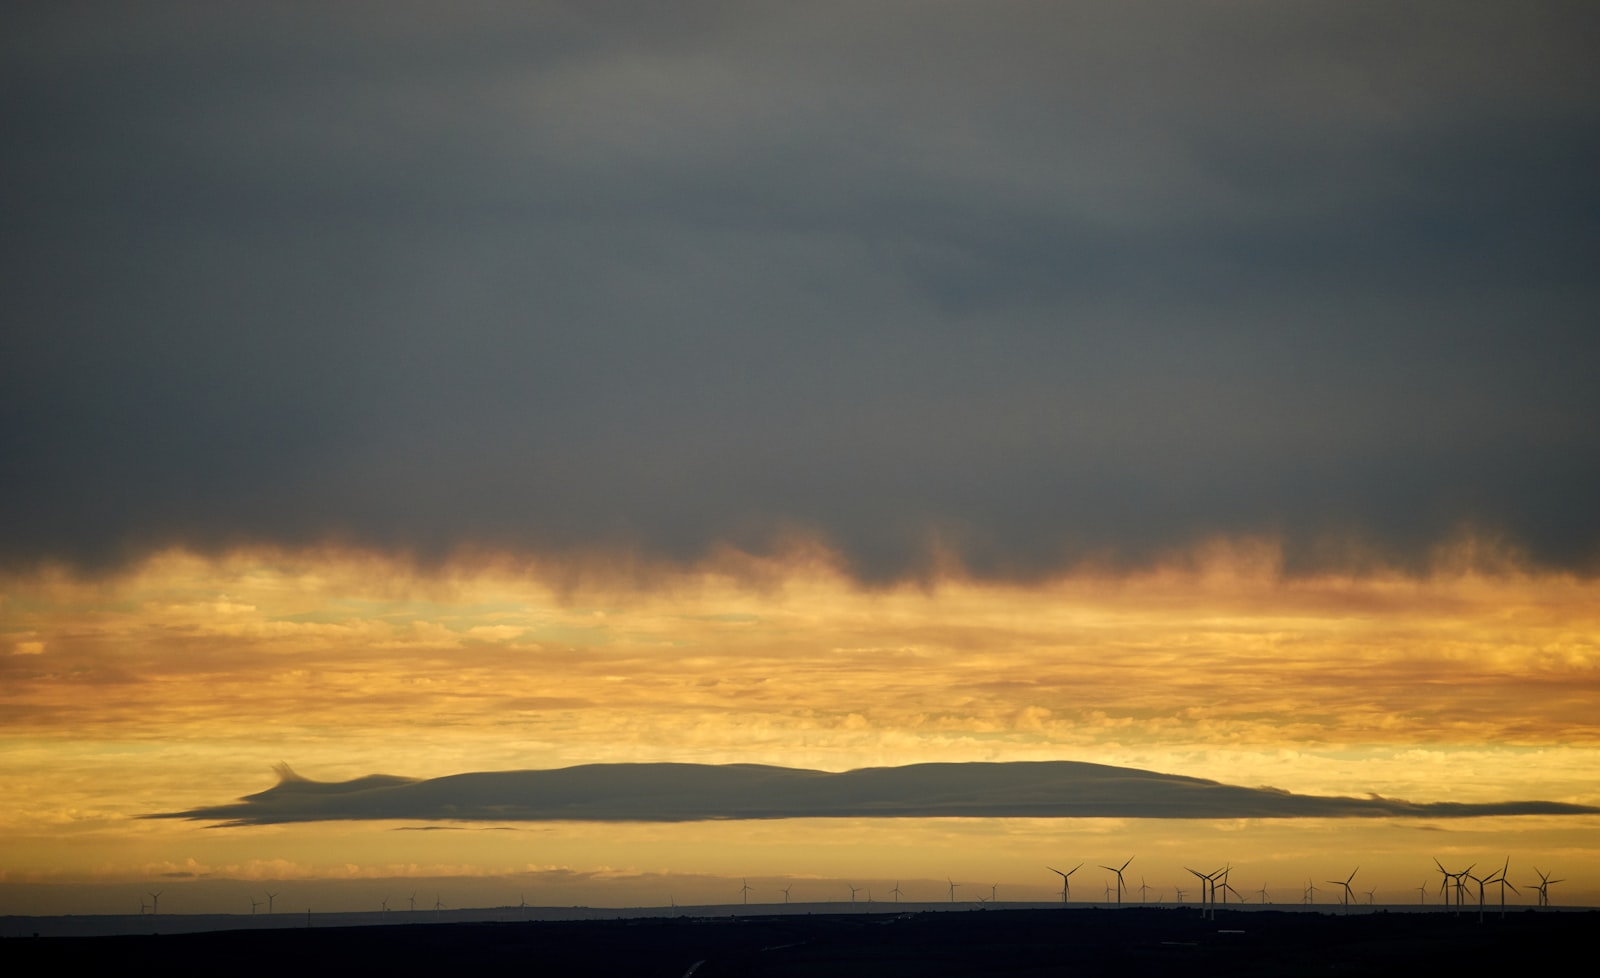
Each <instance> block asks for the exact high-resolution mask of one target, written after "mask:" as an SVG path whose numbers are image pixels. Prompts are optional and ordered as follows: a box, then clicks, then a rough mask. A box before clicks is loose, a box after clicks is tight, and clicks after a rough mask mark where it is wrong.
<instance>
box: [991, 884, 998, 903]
mask: <svg viewBox="0 0 1600 978" xmlns="http://www.w3.org/2000/svg"><path fill="white" fill-rule="evenodd" d="M998 889H1000V884H999V883H990V884H989V902H990V903H999V902H1000V898H999V897H998V896H995V891H996V890H998Z"/></svg>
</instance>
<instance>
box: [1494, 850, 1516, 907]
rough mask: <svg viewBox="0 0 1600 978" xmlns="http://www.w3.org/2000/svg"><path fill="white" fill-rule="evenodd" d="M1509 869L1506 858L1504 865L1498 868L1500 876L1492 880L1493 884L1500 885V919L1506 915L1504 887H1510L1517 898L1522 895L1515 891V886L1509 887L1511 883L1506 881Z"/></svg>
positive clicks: (1508, 858)
mask: <svg viewBox="0 0 1600 978" xmlns="http://www.w3.org/2000/svg"><path fill="white" fill-rule="evenodd" d="M1510 869H1511V857H1510V856H1507V857H1506V864H1505V865H1504V866H1502V867H1500V875H1499V876H1497V877H1495V879H1494V882H1496V883H1499V884H1500V916H1501V917H1504V916H1505V915H1506V887H1508V886H1510V887H1511V892H1512V893H1515V894H1517V895H1519V896H1520V895H1521V894H1522V891H1521V890H1519V889H1517V888H1516V887H1515V886H1512V885H1511V881H1510V880H1508V879H1506V873H1507V872H1508V871H1510Z"/></svg>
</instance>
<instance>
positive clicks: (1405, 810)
mask: <svg viewBox="0 0 1600 978" xmlns="http://www.w3.org/2000/svg"><path fill="white" fill-rule="evenodd" d="M278 773H279V781H278V784H277V785H276V786H274V787H272V788H269V789H267V790H266V791H262V792H259V793H258V794H254V795H247V796H246V797H244V798H242V799H240V801H239V802H237V803H235V804H231V805H217V806H214V807H208V808H196V809H191V810H190V811H184V812H165V813H161V814H155V815H148V816H145V817H147V818H181V819H193V820H198V821H211V822H222V823H226V824H229V825H265V824H272V823H278V822H322V821H350V820H355V821H363V820H375V819H406V820H446V821H462V822H484V821H488V822H519V821H598V822H690V821H705V820H713V819H766V818H944V817H950V818H1315V817H1322V818H1386V817H1400V818H1468V817H1476V816H1485V815H1580V814H1590V815H1592V814H1596V813H1600V809H1596V808H1592V807H1588V806H1583V805H1569V804H1563V803H1559V802H1547V801H1508V802H1496V803H1488V804H1461V803H1455V802H1430V803H1415V802H1409V801H1400V800H1397V799H1390V798H1380V797H1378V796H1376V795H1373V796H1370V797H1367V798H1329V797H1319V796H1316V795H1296V794H1291V793H1289V792H1287V791H1280V790H1277V789H1273V788H1241V787H1236V786H1234V785H1226V784H1220V783H1218V782H1216V781H1207V780H1204V779H1201V778H1189V777H1183V776H1180V775H1175V774H1157V773H1156V772H1154V771H1141V770H1138V769H1136V768H1123V767H1108V766H1106V765H1103V764H1084V763H1080V762H1076V761H1042V762H1011V763H1001V764H912V765H907V766H904V767H878V768H861V769H859V770H855V771H844V772H841V773H829V772H825V771H810V770H804V769H799V768H786V767H770V766H767V765H761V764H728V765H708V764H588V765H582V766H579V767H569V768H561V769H558V770H552V771H496V772H485V773H472V774H455V775H451V776H449V777H443V778H432V779H430V780H426V781H418V780H414V779H411V778H400V777H394V776H390V775H373V776H369V777H366V778H358V779H356V780H354V781H341V782H322V781H310V780H307V779H305V778H302V777H300V776H299V775H297V774H295V773H294V772H293V771H291V770H290V769H289V767H288V766H287V765H280V766H279V769H278Z"/></svg>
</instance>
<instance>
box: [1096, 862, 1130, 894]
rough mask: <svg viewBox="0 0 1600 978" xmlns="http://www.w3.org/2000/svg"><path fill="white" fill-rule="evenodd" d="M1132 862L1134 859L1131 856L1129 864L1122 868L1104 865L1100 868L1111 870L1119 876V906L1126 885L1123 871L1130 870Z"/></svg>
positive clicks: (1124, 864) (1123, 865)
mask: <svg viewBox="0 0 1600 978" xmlns="http://www.w3.org/2000/svg"><path fill="white" fill-rule="evenodd" d="M1131 862H1133V857H1132V856H1129V857H1128V862H1127V863H1123V864H1122V865H1121V866H1118V867H1116V868H1114V869H1113V868H1112V867H1110V866H1104V865H1102V866H1101V867H1100V868H1101V869H1110V870H1111V871H1112V872H1113V873H1116V874H1117V903H1118V904H1119V905H1120V904H1121V903H1122V888H1123V886H1125V885H1126V884H1125V883H1124V881H1123V879H1122V871H1123V870H1124V869H1127V868H1128V863H1131Z"/></svg>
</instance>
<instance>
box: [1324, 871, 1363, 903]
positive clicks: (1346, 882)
mask: <svg viewBox="0 0 1600 978" xmlns="http://www.w3.org/2000/svg"><path fill="white" fill-rule="evenodd" d="M1359 872H1361V867H1360V866H1357V867H1356V868H1355V869H1352V870H1351V871H1350V875H1349V876H1346V877H1345V878H1344V879H1343V880H1328V882H1329V883H1332V884H1333V885H1334V886H1342V887H1344V895H1343V896H1342V897H1340V898H1339V902H1340V903H1341V904H1343V905H1344V906H1346V907H1348V906H1350V901H1351V900H1354V899H1355V892H1354V891H1353V890H1351V889H1350V881H1351V880H1353V879H1355V878H1356V874H1357V873H1359Z"/></svg>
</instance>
